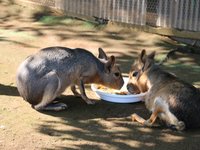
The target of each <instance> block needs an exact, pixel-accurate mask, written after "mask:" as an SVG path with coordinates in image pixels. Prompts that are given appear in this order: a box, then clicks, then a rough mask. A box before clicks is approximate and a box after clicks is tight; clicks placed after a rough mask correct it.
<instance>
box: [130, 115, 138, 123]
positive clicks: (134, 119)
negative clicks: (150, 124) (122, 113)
mask: <svg viewBox="0 0 200 150" xmlns="http://www.w3.org/2000/svg"><path fill="white" fill-rule="evenodd" d="M136 116H138V115H137V114H136V113H134V114H132V115H131V120H132V121H134V122H135V121H136Z"/></svg>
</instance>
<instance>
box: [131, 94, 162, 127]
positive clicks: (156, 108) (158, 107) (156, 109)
mask: <svg viewBox="0 0 200 150" xmlns="http://www.w3.org/2000/svg"><path fill="white" fill-rule="evenodd" d="M163 111H165V104H163V101H162V99H161V98H160V97H158V98H156V99H155V101H154V105H153V110H152V114H151V116H150V118H149V119H147V120H145V119H143V118H142V117H140V116H138V115H137V114H133V115H132V116H131V118H132V121H137V122H139V123H141V124H142V125H146V126H152V125H153V124H154V122H155V121H156V119H157V117H158V115H159V114H160V113H162V112H163Z"/></svg>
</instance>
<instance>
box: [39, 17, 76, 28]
mask: <svg viewBox="0 0 200 150" xmlns="http://www.w3.org/2000/svg"><path fill="white" fill-rule="evenodd" d="M73 21H74V19H72V18H70V17H58V16H43V17H41V18H40V19H39V22H41V23H43V24H44V25H50V26H51V25H57V24H71V23H73Z"/></svg>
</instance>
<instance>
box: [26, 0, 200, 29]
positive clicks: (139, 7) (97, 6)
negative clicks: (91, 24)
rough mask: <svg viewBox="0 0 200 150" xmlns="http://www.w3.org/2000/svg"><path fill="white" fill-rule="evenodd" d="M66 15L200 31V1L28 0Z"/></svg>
mask: <svg viewBox="0 0 200 150" xmlns="http://www.w3.org/2000/svg"><path fill="white" fill-rule="evenodd" d="M26 1H32V2H34V3H38V4H42V5H45V6H50V7H53V8H55V9H58V10H62V11H64V12H65V13H73V14H77V15H84V16H89V17H93V16H95V17H99V18H103V19H108V20H110V21H116V22H122V23H127V24H134V25H141V26H143V25H150V26H154V27H164V28H175V29H179V30H186V31H200V0H26Z"/></svg>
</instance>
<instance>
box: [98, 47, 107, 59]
mask: <svg viewBox="0 0 200 150" xmlns="http://www.w3.org/2000/svg"><path fill="white" fill-rule="evenodd" d="M98 58H100V59H105V60H108V57H107V55H106V53H105V52H104V50H103V49H102V48H99V56H98Z"/></svg>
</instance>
